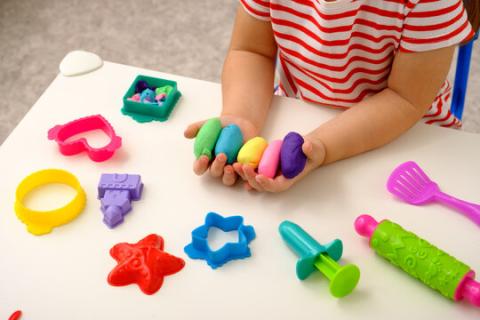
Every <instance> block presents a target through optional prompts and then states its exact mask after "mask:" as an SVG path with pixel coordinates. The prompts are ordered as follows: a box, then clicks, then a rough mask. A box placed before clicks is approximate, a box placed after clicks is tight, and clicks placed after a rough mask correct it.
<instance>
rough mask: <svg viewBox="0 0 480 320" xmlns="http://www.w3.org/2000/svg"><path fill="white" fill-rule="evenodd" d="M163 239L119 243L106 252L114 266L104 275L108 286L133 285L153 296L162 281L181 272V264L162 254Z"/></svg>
mask: <svg viewBox="0 0 480 320" xmlns="http://www.w3.org/2000/svg"><path fill="white" fill-rule="evenodd" d="M163 245H164V243H163V238H162V237H160V236H159V235H156V234H150V235H148V236H146V237H145V238H143V239H142V240H140V241H139V242H137V243H135V244H131V243H125V242H123V243H119V244H116V245H115V246H113V248H112V249H110V255H111V256H112V257H113V258H114V259H115V260H116V261H117V262H118V264H117V266H116V267H115V268H114V269H113V270H112V271H111V272H110V274H109V275H108V283H109V284H111V285H112V286H126V285H129V284H133V283H136V284H137V285H138V286H139V287H140V289H141V290H142V291H143V292H144V293H145V294H154V293H155V292H157V291H158V290H159V289H160V288H161V286H162V284H163V278H164V277H165V276H169V275H172V274H175V273H177V272H179V271H180V270H182V269H183V267H184V266H185V261H183V260H182V259H180V258H177V257H175V256H172V255H170V254H168V253H166V252H165V251H163Z"/></svg>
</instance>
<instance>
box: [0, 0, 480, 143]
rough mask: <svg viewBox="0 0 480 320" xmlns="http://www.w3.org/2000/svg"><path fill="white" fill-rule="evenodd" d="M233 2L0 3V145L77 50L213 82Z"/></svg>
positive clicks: (471, 126) (473, 100)
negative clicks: (70, 52)
mask: <svg viewBox="0 0 480 320" xmlns="http://www.w3.org/2000/svg"><path fill="white" fill-rule="evenodd" d="M237 1H238V0H181V1H179V0H157V1H153V0H150V1H147V0H42V1H38V0H37V1H35V0H0V79H2V83H1V85H0V97H2V98H1V99H0V111H1V112H0V143H1V142H3V140H4V139H5V138H6V137H7V135H8V134H9V133H10V131H11V130H12V129H13V128H14V127H15V126H16V124H17V123H18V122H19V121H20V120H21V118H22V117H23V116H24V114H25V113H26V112H27V111H28V109H29V108H30V107H31V106H32V105H33V103H34V102H35V101H36V100H37V99H38V97H39V96H40V94H41V93H42V92H43V91H44V90H45V89H46V87H47V86H48V85H49V83H50V82H51V81H52V80H53V79H54V77H55V76H56V74H57V70H58V64H59V62H60V61H61V59H62V58H63V56H64V55H65V54H66V53H67V52H69V51H71V50H74V49H84V50H87V51H92V52H95V53H97V54H99V55H100V56H101V57H102V58H103V59H105V60H109V61H114V62H119V63H124V64H130V65H135V66H139V67H145V68H150V69H155V70H161V71H164V72H169V73H175V74H180V75H185V76H190V77H194V78H199V79H204V80H210V81H217V82H218V81H219V79H220V71H221V66H222V62H223V58H224V55H225V52H226V49H227V46H228V41H229V37H230V31H231V26H232V23H233V18H234V13H235V7H236V3H237ZM479 42H480V41H477V44H476V48H475V50H474V57H473V65H472V74H471V81H470V85H469V86H470V91H469V94H468V98H467V108H466V111H465V115H464V128H463V130H466V131H471V132H480V92H479V90H478V89H479V88H480V47H479V44H478V43H479ZM17 93H18V96H17Z"/></svg>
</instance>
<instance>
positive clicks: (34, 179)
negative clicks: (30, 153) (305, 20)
mask: <svg viewBox="0 0 480 320" xmlns="http://www.w3.org/2000/svg"><path fill="white" fill-rule="evenodd" d="M51 183H60V184H65V185H68V186H70V187H72V188H73V189H74V190H75V191H76V192H77V194H76V195H75V197H74V198H73V199H72V200H71V201H70V202H69V203H68V204H66V205H65V206H63V207H61V208H57V209H54V210H49V211H35V210H32V209H29V208H27V207H26V206H25V205H24V204H23V200H24V199H25V197H26V196H27V194H28V193H30V192H31V191H32V190H34V189H35V188H38V187H40V186H43V185H47V184H51ZM86 201H87V197H86V195H85V191H84V190H83V189H82V186H81V185H80V182H79V181H78V179H77V178H76V177H75V176H74V175H73V174H71V173H70V172H68V171H65V170H60V169H46V170H40V171H37V172H34V173H32V174H31V175H29V176H27V177H26V178H25V179H23V180H22V182H20V184H19V185H18V187H17V191H16V194H15V213H16V214H17V217H18V218H19V219H20V220H21V221H22V222H23V223H24V224H26V225H27V230H28V232H30V233H32V234H34V235H37V236H39V235H43V234H47V233H50V232H51V231H52V229H53V228H54V227H58V226H61V225H63V224H66V223H68V222H70V221H72V220H73V219H75V218H76V217H77V216H78V215H79V214H80V213H81V212H82V211H83V209H84V208H85V203H86Z"/></svg>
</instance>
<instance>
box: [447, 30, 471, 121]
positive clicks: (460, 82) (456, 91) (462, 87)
mask: <svg viewBox="0 0 480 320" xmlns="http://www.w3.org/2000/svg"><path fill="white" fill-rule="evenodd" d="M477 39H478V32H477V34H476V35H475V38H473V40H472V41H470V42H469V43H467V44H464V45H462V46H461V47H460V48H459V49H458V57H457V69H456V70H455V82H454V85H453V96H452V104H451V107H450V110H451V111H452V113H453V114H454V115H455V116H456V117H457V118H458V119H462V115H463V108H464V107H465V96H466V95H467V85H468V74H469V72H470V60H471V58H472V49H473V42H474V41H475V40H477Z"/></svg>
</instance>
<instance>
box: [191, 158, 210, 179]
mask: <svg viewBox="0 0 480 320" xmlns="http://www.w3.org/2000/svg"><path fill="white" fill-rule="evenodd" d="M209 162H210V161H209V160H208V157H207V156H201V157H200V158H198V159H197V160H195V162H194V163H193V172H195V174H196V175H198V176H201V175H202V174H204V173H205V171H207V169H208V163H209Z"/></svg>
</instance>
